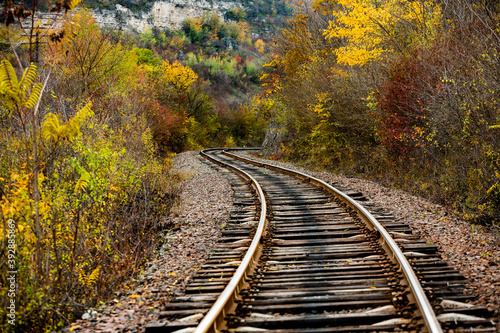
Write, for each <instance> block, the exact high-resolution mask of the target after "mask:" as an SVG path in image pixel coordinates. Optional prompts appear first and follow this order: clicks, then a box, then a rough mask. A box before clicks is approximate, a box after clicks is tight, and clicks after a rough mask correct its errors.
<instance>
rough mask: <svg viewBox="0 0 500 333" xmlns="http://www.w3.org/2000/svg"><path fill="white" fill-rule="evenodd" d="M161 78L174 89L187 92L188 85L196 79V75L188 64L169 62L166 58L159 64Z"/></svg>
mask: <svg viewBox="0 0 500 333" xmlns="http://www.w3.org/2000/svg"><path fill="white" fill-rule="evenodd" d="M160 70H161V74H162V78H161V80H162V81H164V82H165V83H167V84H169V85H171V86H173V87H174V88H175V89H176V90H178V91H182V92H187V91H188V90H189V87H190V86H191V85H192V84H193V83H194V82H196V80H198V75H197V74H196V73H195V72H194V71H193V70H192V69H191V68H189V67H188V66H183V65H182V64H181V63H179V62H178V61H176V62H174V63H173V64H170V62H169V61H168V60H165V61H163V63H162V64H161V68H160Z"/></svg>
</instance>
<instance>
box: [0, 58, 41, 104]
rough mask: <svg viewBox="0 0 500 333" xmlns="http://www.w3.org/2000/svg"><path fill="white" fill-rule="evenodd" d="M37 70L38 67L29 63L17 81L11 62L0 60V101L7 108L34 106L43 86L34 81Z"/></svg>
mask: <svg viewBox="0 0 500 333" xmlns="http://www.w3.org/2000/svg"><path fill="white" fill-rule="evenodd" d="M37 72H38V68H37V67H36V66H35V65H34V64H30V65H29V67H28V68H26V69H25V70H24V73H23V76H22V77H21V80H20V81H18V79H17V75H16V72H15V71H14V68H13V67H12V64H11V63H10V62H9V61H8V60H2V62H0V97H1V98H0V101H1V102H0V103H1V104H2V105H3V106H5V108H7V110H9V111H12V110H13V109H19V108H26V109H32V108H34V107H35V105H36V103H37V102H38V100H39V98H40V95H41V93H42V87H43V85H42V84H41V83H35V81H36V79H37V78H38V74H37Z"/></svg>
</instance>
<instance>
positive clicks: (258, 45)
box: [254, 39, 265, 53]
mask: <svg viewBox="0 0 500 333" xmlns="http://www.w3.org/2000/svg"><path fill="white" fill-rule="evenodd" d="M254 46H255V49H256V50H257V52H259V53H264V51H265V49H264V46H265V44H264V42H263V41H262V39H257V40H256V41H255V43H254Z"/></svg>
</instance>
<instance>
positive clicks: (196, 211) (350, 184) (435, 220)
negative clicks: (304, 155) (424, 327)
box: [62, 152, 500, 332]
mask: <svg viewBox="0 0 500 333" xmlns="http://www.w3.org/2000/svg"><path fill="white" fill-rule="evenodd" d="M273 163H276V164H280V165H285V166H288V167H291V165H289V164H284V163H279V162H273ZM173 167H174V168H175V169H176V170H179V171H180V172H182V173H183V174H184V177H185V180H184V181H183V182H182V183H181V188H182V193H181V202H182V205H181V206H180V207H178V209H176V213H175V214H174V215H173V216H170V217H168V219H166V220H165V221H164V223H165V224H166V225H169V226H171V227H172V228H171V229H170V230H169V231H168V232H166V234H165V237H166V242H165V244H164V245H163V246H162V248H161V249H160V251H159V253H158V257H157V259H156V260H154V261H152V262H151V263H150V265H149V266H148V267H147V268H146V269H145V271H144V273H143V274H142V275H141V276H140V278H139V279H137V280H133V281H131V282H130V283H129V286H128V287H124V288H122V289H121V290H119V291H117V292H116V293H115V294H116V298H115V299H113V300H111V301H109V302H107V303H105V304H103V305H102V306H100V307H99V308H96V309H94V310H91V311H90V314H89V315H88V317H89V318H86V319H82V320H78V321H77V322H76V323H73V324H72V325H70V326H68V327H66V328H65V329H63V330H62V331H64V332H68V331H70V330H72V331H73V332H144V329H143V328H142V326H143V325H144V324H145V323H147V322H148V321H151V320H155V319H157V317H158V313H159V309H160V308H161V305H162V304H163V303H164V302H168V299H169V298H171V297H172V296H175V295H180V294H182V292H183V289H184V288H185V286H186V285H187V283H188V281H189V278H190V277H191V276H192V274H193V273H194V272H195V271H196V269H197V267H199V266H200V265H201V264H202V263H203V261H204V260H205V259H206V258H207V255H208V251H209V250H210V248H211V247H212V245H213V244H214V243H215V242H216V241H217V238H218V237H219V235H220V231H221V225H222V224H224V223H225V222H226V221H227V217H228V216H227V213H228V209H229V208H230V207H231V204H232V190H231V187H230V185H229V183H228V181H227V180H226V179H225V178H224V177H223V175H222V174H220V173H218V172H216V171H215V170H214V169H213V168H211V167H209V166H208V165H207V163H206V162H204V160H203V159H202V158H201V157H200V156H199V155H198V152H186V153H182V154H179V155H178V156H176V157H175V159H174V164H173ZM293 168H297V169H300V170H302V171H307V172H309V173H312V174H313V175H314V176H316V177H318V178H321V179H323V180H325V181H327V182H338V184H340V185H342V186H344V187H347V188H350V189H352V190H355V191H360V192H363V193H364V194H365V196H366V197H367V198H369V199H370V200H371V201H372V202H373V203H375V204H377V205H378V206H381V207H384V208H386V209H387V210H389V211H392V212H393V214H394V216H395V217H396V218H399V219H402V220H404V221H405V222H406V223H408V224H409V225H410V226H411V228H412V229H413V230H414V232H416V233H417V234H418V235H420V236H421V237H422V238H423V239H425V240H428V241H430V242H432V243H434V244H436V245H437V246H438V247H439V249H440V252H441V254H442V256H443V258H444V259H445V260H447V261H448V262H450V263H451V264H453V265H455V266H456V267H457V269H458V270H460V271H461V272H462V273H463V274H464V275H465V276H466V277H467V278H468V279H469V280H470V283H469V285H468V289H469V291H470V292H471V293H472V294H475V295H478V304H483V305H487V306H488V307H489V308H490V309H491V310H492V311H496V316H497V319H500V318H499V309H500V237H499V234H500V232H499V230H491V229H488V228H485V227H481V226H471V225H470V224H468V223H466V222H464V221H462V220H460V219H458V218H457V217H454V216H451V215H449V214H448V213H447V212H446V211H445V210H444V209H443V208H442V207H440V206H438V205H434V204H432V203H430V202H428V201H427V200H424V199H421V198H417V197H414V196H411V195H409V194H407V193H404V192H401V191H396V190H391V189H388V188H385V187H383V186H380V185H378V184H376V183H374V182H370V181H366V180H361V179H356V178H347V177H344V176H339V175H332V174H328V173H324V172H311V171H308V170H305V169H302V168H298V167H293ZM498 321H500V320H497V322H498ZM499 331H500V327H499Z"/></svg>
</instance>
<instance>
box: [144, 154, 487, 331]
mask: <svg viewBox="0 0 500 333" xmlns="http://www.w3.org/2000/svg"><path fill="white" fill-rule="evenodd" d="M230 151H231V150H230ZM238 151H239V150H232V151H231V152H228V151H223V150H221V149H210V150H206V151H203V152H202V155H203V156H204V157H205V158H207V159H208V160H210V161H211V162H212V163H215V164H217V165H219V166H222V167H225V168H227V169H228V170H230V171H231V172H232V173H227V172H226V174H227V175H228V177H230V180H231V182H232V186H233V189H234V191H235V201H234V204H233V209H232V211H231V215H230V221H229V223H228V224H227V225H226V226H225V228H224V230H223V236H222V238H221V240H220V242H219V245H218V247H217V248H216V249H214V250H213V252H212V254H211V256H210V259H209V260H208V261H207V262H205V264H204V265H203V266H202V269H201V270H199V271H198V272H197V274H196V275H195V276H194V278H193V281H192V282H191V284H190V285H189V286H188V288H187V290H186V294H185V296H182V297H178V298H176V299H174V300H173V301H172V302H170V303H167V304H166V305H165V309H164V311H163V312H162V313H161V321H160V322H157V323H150V324H149V325H147V327H146V332H176V331H177V332H209V331H212V332H213V331H228V332H261V331H262V332H263V331H273V332H443V331H449V330H452V331H467V332H494V331H495V328H494V326H493V325H492V323H491V322H490V320H489V319H488V318H489V317H490V314H489V313H488V311H487V309H486V308H484V307H480V306H474V305H471V304H469V303H467V301H468V300H471V299H472V298H471V297H470V296H468V295H465V294H464V293H463V290H464V282H465V278H464V277H463V276H462V275H461V274H460V273H459V272H457V271H456V270H454V269H453V268H452V267H450V266H448V265H447V264H446V263H445V262H443V261H442V260H441V259H440V258H439V256H438V254H437V252H436V248H435V246H433V245H432V244H427V243H425V242H423V241H421V240H419V239H418V238H416V237H414V236H413V235H412V234H411V230H410V228H409V227H408V226H407V225H405V224H404V223H402V222H399V221H395V219H394V218H393V217H392V216H391V215H390V214H388V213H387V212H384V211H383V210H381V209H379V208H377V207H375V206H373V205H372V204H370V203H369V202H367V201H366V200H367V199H366V198H364V197H363V196H362V194H361V193H355V192H352V191H348V190H347V191H344V192H342V191H340V190H339V189H337V188H334V187H332V186H331V185H329V184H327V183H324V182H322V181H321V180H319V179H316V178H314V177H311V176H308V175H306V174H303V173H297V172H294V171H292V170H288V169H282V168H279V167H275V166H272V165H267V164H264V163H262V162H259V161H255V160H252V159H247V158H246V157H242V156H240V155H237V154H235V152H238ZM235 175H238V177H236V176H235Z"/></svg>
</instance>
